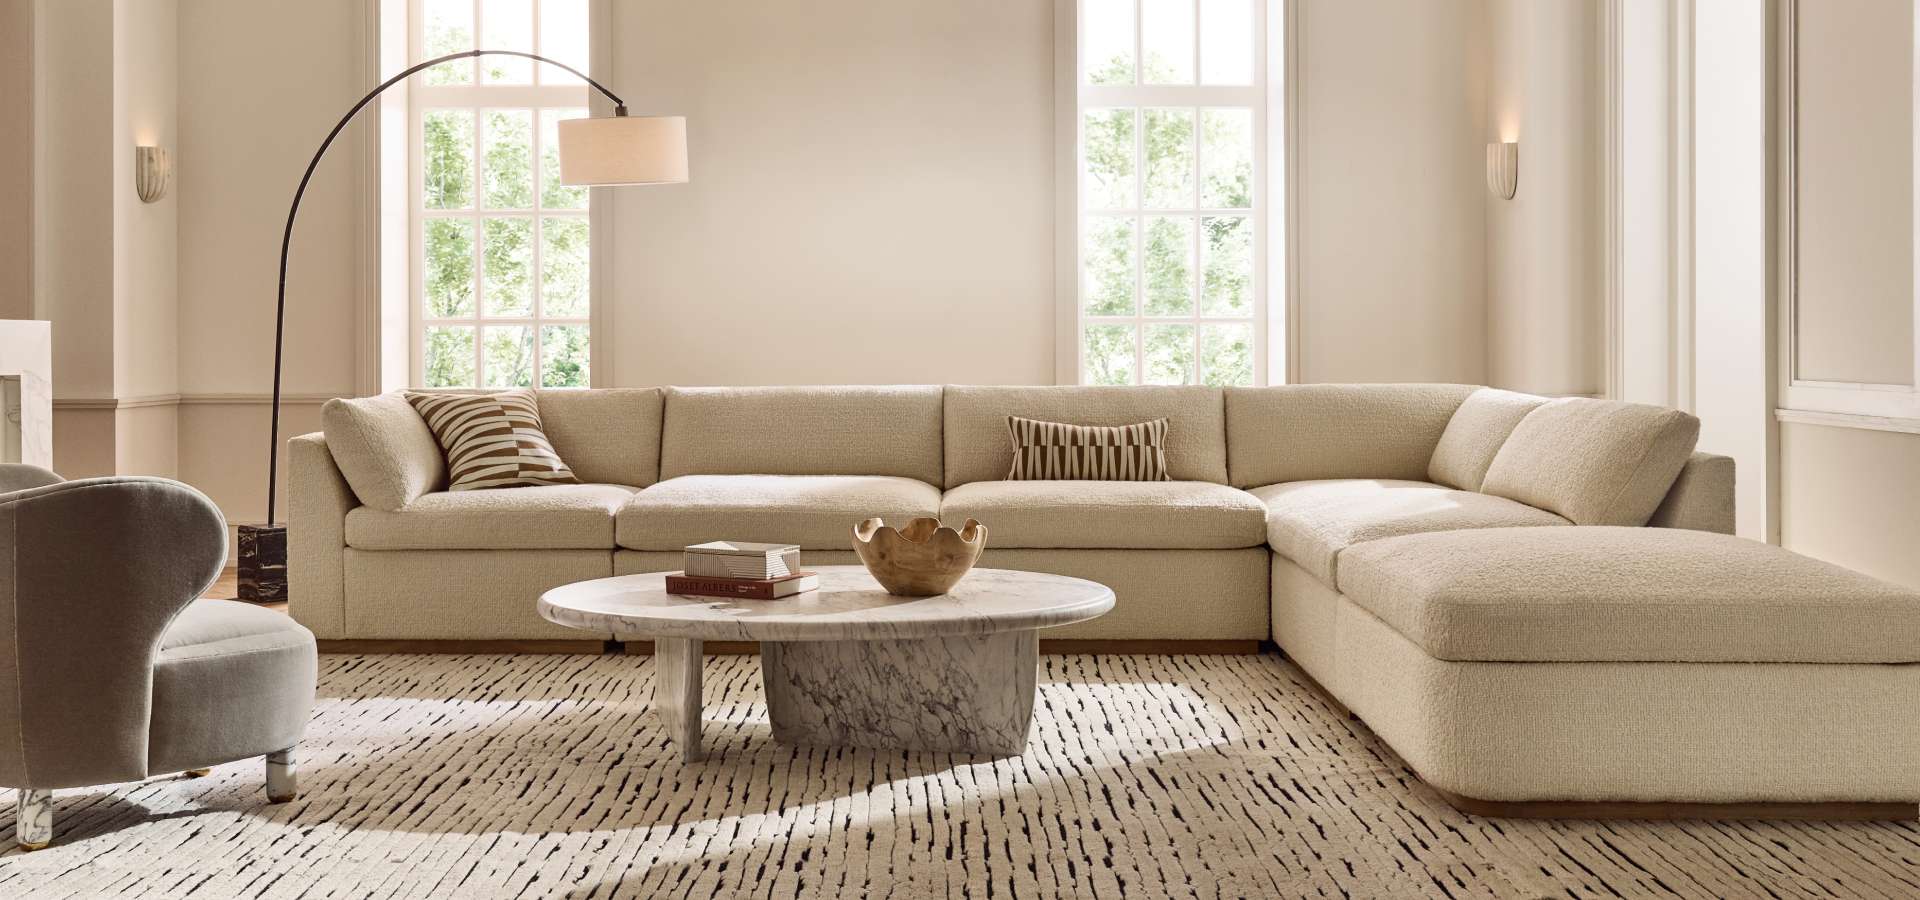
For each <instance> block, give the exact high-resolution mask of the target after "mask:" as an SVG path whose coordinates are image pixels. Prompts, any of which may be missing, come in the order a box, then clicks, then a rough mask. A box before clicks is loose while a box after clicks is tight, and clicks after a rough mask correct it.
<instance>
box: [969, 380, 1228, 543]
mask: <svg viewBox="0 0 1920 900" xmlns="http://www.w3.org/2000/svg"><path fill="white" fill-rule="evenodd" d="M1220 398H1221V394H1220V389H1219V388H1213V387H1206V386H1204V385H1166V386H1163V385H1147V386H1141V387H1071V386H1063V387H983V386H960V385H948V386H947V389H946V404H945V418H946V426H945V443H946V486H947V487H949V488H955V487H959V486H960V485H963V484H966V483H968V482H973V481H999V480H1001V479H1003V478H1005V477H1007V470H1008V469H1009V468H1011V467H1012V465H1013V444H1012V442H1010V441H1008V440H1007V417H1008V416H1020V417H1022V418H1028V419H1044V420H1047V421H1051V422H1072V423H1074V424H1075V425H1134V424H1138V423H1140V422H1145V421H1148V420H1150V419H1166V420H1167V441H1166V454H1167V475H1168V477H1170V478H1172V479H1173V480H1175V481H1211V482H1214V483H1216V484H1225V483H1226V481H1227V436H1226V425H1225V418H1224V412H1223V408H1222V406H1221V399H1220ZM987 527H988V528H992V527H993V526H992V525H991V524H989V525H988V526H987ZM989 540H991V538H989Z"/></svg>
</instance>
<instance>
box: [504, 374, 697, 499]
mask: <svg viewBox="0 0 1920 900" xmlns="http://www.w3.org/2000/svg"><path fill="white" fill-rule="evenodd" d="M534 396H535V397H536V398H538V400H539V403H540V424H541V425H542V426H544V427H545V428H546V430H547V439H548V440H550V441H552V442H553V449H554V451H555V452H558V453H559V454H560V458H561V459H564V460H566V461H567V465H568V467H570V468H572V469H573V474H575V475H578V476H580V480H581V481H584V482H588V483H591V484H630V485H633V486H634V487H646V486H647V485H650V484H652V483H654V482H656V481H659V480H660V414H661V409H662V408H663V407H664V406H665V405H666V404H665V399H664V397H663V395H662V393H661V391H660V389H659V388H607V389H599V390H587V391H583V390H578V389H554V390H543V391H535V392H534Z"/></svg>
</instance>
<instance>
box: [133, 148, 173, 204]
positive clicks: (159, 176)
mask: <svg viewBox="0 0 1920 900" xmlns="http://www.w3.org/2000/svg"><path fill="white" fill-rule="evenodd" d="M172 179H173V157H172V155H170V154H168V153H167V151H166V148H164V147H135V148H133V187H134V190H135V191H137V192H139V194H140V202H142V203H153V202H155V201H158V200H159V199H160V198H162V197H165V196H166V195H167V182H168V181H171V180H172Z"/></svg>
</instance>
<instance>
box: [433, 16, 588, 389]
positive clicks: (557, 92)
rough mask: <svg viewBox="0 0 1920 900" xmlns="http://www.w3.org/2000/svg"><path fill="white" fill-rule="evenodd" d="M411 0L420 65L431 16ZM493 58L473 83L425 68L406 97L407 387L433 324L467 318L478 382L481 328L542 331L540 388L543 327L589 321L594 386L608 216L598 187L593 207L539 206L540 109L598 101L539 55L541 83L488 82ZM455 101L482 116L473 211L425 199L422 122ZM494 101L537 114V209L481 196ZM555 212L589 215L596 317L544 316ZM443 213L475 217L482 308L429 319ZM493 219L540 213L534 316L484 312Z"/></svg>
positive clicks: (536, 74)
mask: <svg viewBox="0 0 1920 900" xmlns="http://www.w3.org/2000/svg"><path fill="white" fill-rule="evenodd" d="M406 3H407V38H406V39H407V61H408V64H409V65H412V64H414V63H418V62H420V61H423V60H425V59H426V58H427V56H426V53H425V45H424V41H425V30H426V28H425V22H426V18H425V15H424V4H423V2H422V0H406ZM482 6H483V2H482V0H473V7H474V10H473V23H474V34H475V42H476V44H482V43H483V39H482V38H481V37H480V35H481V34H482V33H483V32H484V29H483V23H482V20H481V15H482V9H481V7H482ZM589 6H590V5H589ZM589 16H590V22H589V26H588V41H589V46H596V45H595V43H594V35H595V29H594V28H593V24H594V23H595V22H596V21H597V20H598V19H597V17H594V16H593V15H592V13H591V11H590V12H589ZM540 23H541V15H540V8H539V4H538V2H536V3H535V5H534V10H533V21H532V23H531V25H532V29H533V30H532V37H533V47H534V48H536V50H535V52H538V50H537V48H539V47H540V46H541V41H540ZM483 49H484V48H483ZM487 59H488V57H484V56H483V57H479V58H478V65H476V66H475V70H474V80H473V81H472V82H471V83H469V84H458V85H435V84H428V83H427V82H426V75H425V73H422V74H421V75H419V76H416V78H415V79H413V81H414V83H413V84H412V85H410V87H409V90H408V92H407V95H406V101H407V125H406V127H407V199H406V203H407V206H406V211H407V232H408V234H407V247H408V260H409V265H408V267H407V268H408V269H409V273H410V274H409V278H408V286H407V373H408V374H407V383H408V385H410V386H413V387H420V386H421V385H422V384H423V383H424V381H425V374H426V373H425V356H426V354H425V344H426V330H427V329H428V328H430V327H435V326H449V325H451V326H467V327H472V328H473V329H474V340H473V353H474V370H473V371H474V381H475V383H476V385H478V386H481V387H485V386H486V380H485V364H486V361H485V355H486V342H485V340H484V332H483V331H482V328H484V327H486V326H525V327H527V328H529V329H531V330H532V332H533V342H532V343H533V369H532V385H531V386H532V387H533V388H535V389H543V388H544V386H543V385H542V384H541V374H542V368H543V367H542V363H543V362H544V360H543V359H542V355H543V354H542V350H543V349H544V341H542V340H541V337H540V329H541V327H542V326H547V325H575V326H582V327H586V328H587V329H588V332H587V334H588V351H587V352H588V360H589V362H588V366H589V370H588V371H589V376H588V377H589V379H590V384H596V385H597V384H599V383H601V376H600V374H599V373H600V370H601V366H602V364H603V359H602V354H601V353H600V345H601V343H602V341H601V335H600V332H601V330H602V329H601V327H600V322H599V321H597V319H598V318H599V317H598V316H596V315H595V313H596V312H597V311H598V306H599V304H598V303H597V302H595V301H596V300H597V298H598V295H599V293H600V292H599V291H598V290H597V289H596V288H597V286H598V284H599V279H600V273H599V268H600V267H599V262H600V259H599V254H598V253H597V252H595V250H594V245H595V244H596V243H597V239H598V238H599V237H600V235H599V234H598V232H597V230H596V229H595V227H594V223H596V222H598V221H601V217H599V216H595V215H594V214H593V210H594V208H595V207H596V206H598V205H600V204H596V203H594V202H593V196H592V195H593V194H596V193H598V192H597V191H589V192H588V195H589V196H588V200H587V206H586V207H585V208H582V209H547V208H545V207H543V206H541V205H540V203H541V196H542V194H541V187H542V185H541V181H540V179H541V176H542V173H541V165H540V160H541V153H542V150H543V149H544V148H543V146H542V137H543V135H542V134H541V131H542V129H541V127H540V113H541V112H543V111H546V110H551V109H589V110H590V107H591V105H592V104H591V102H590V101H591V99H592V98H591V89H590V88H589V87H588V86H587V85H586V84H585V83H584V82H581V83H566V82H562V83H558V84H555V83H551V80H552V79H554V78H555V76H558V75H563V74H564V73H562V72H561V70H560V69H558V68H555V67H553V66H550V65H547V64H545V63H542V62H537V61H531V60H529V61H527V64H528V65H529V66H530V67H531V68H532V69H533V83H532V84H484V83H482V82H481V81H480V80H479V68H478V66H479V65H484V64H485V62H486V61H487ZM460 64H466V65H475V60H465V61H463V62H462V63H453V65H460ZM583 68H584V67H583ZM589 74H591V73H589ZM448 108H456V109H466V110H472V112H473V114H474V115H473V129H474V131H473V170H472V174H473V198H472V199H473V203H472V206H471V207H469V208H467V209H450V210H434V209H427V208H426V202H425V201H426V186H425V174H426V173H425V167H424V166H423V165H422V164H421V161H422V159H423V158H424V148H423V142H424V135H425V130H424V127H423V122H424V117H425V113H426V111H427V110H429V109H448ZM490 109H512V110H531V111H532V122H531V126H532V127H531V128H530V129H529V130H530V138H531V140H532V145H531V148H530V153H529V160H530V161H531V163H532V166H533V196H534V206H533V207H532V208H530V209H523V210H493V209H487V208H486V207H485V206H484V205H483V204H482V202H481V201H482V199H483V197H484V194H485V177H484V172H483V167H484V159H485V153H486V145H485V142H484V140H483V139H484V137H485V124H484V122H485V112H486V111H487V110H490ZM550 217H568V218H579V219H581V220H582V221H585V222H587V223H588V225H587V243H588V248H589V249H588V266H589V270H588V271H589V275H588V285H589V289H588V300H587V305H588V313H587V315H584V316H547V315H545V314H544V311H543V309H542V306H541V305H542V303H543V299H542V297H541V294H542V293H543V291H542V290H541V283H542V279H543V278H544V277H545V274H544V273H545V270H544V267H543V266H542V262H541V258H540V254H541V230H542V225H541V219H543V218H550ZM436 218H446V219H461V220H465V221H467V222H469V223H470V224H471V227H472V229H473V256H474V259H473V263H474V268H473V272H474V284H473V291H474V294H473V300H474V305H473V308H474V311H473V315H472V316H468V317H461V318H428V317H427V316H426V315H425V308H426V297H425V290H426V278H425V274H426V244H425V233H426V222H427V220H428V219H436ZM493 218H524V219H529V220H531V221H532V223H533V228H532V237H531V239H530V240H531V248H530V249H531V261H530V265H531V266H532V272H533V296H532V305H531V309H530V314H529V315H525V316H512V317H494V316H483V312H484V310H485V308H486V307H485V300H486V283H485V282H486V279H485V275H484V268H483V266H484V258H483V256H482V254H484V252H485V246H484V238H483V236H482V224H481V223H482V222H483V221H484V220H485V219H493Z"/></svg>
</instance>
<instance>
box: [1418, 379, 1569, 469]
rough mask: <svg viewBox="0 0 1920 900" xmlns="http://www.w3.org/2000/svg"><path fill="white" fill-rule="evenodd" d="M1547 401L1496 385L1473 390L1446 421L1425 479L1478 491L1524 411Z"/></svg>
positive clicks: (1528, 410)
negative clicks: (1496, 455) (1499, 387)
mask: <svg viewBox="0 0 1920 900" xmlns="http://www.w3.org/2000/svg"><path fill="white" fill-rule="evenodd" d="M1546 402H1547V398H1545V397H1540V396H1535V395H1533V394H1517V393H1514V392H1513V391H1503V390H1500V389H1498V388H1481V389H1479V390H1477V391H1474V392H1473V393H1472V394H1470V395H1468V396H1467V399H1466V402H1464V403H1462V404H1460V409H1459V410H1457V411H1455V412H1454V414H1453V418H1452V419H1449V420H1447V430H1446V431H1444V432H1442V433H1441V435H1440V443H1439V445H1437V446H1435V447H1434V448H1433V460H1432V461H1431V462H1428V463H1427V479H1428V480H1430V481H1434V482H1437V483H1439V484H1444V485H1446V486H1448V487H1455V488H1459V489H1461V490H1463V491H1477V490H1479V489H1480V483H1481V482H1482V481H1485V480H1486V477H1487V467H1489V466H1491V465H1493V457H1494V455H1495V454H1498V453H1499V452H1500V446H1501V445H1502V444H1505V443H1506V442H1507V435H1510V434H1512V433H1513V429H1514V427H1515V426H1517V425H1519V424H1520V420H1521V419H1524V418H1526V417H1527V413H1530V412H1533V411H1534V410H1535V409H1536V408H1538V407H1539V406H1540V405H1541V404H1543V403H1546Z"/></svg>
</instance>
